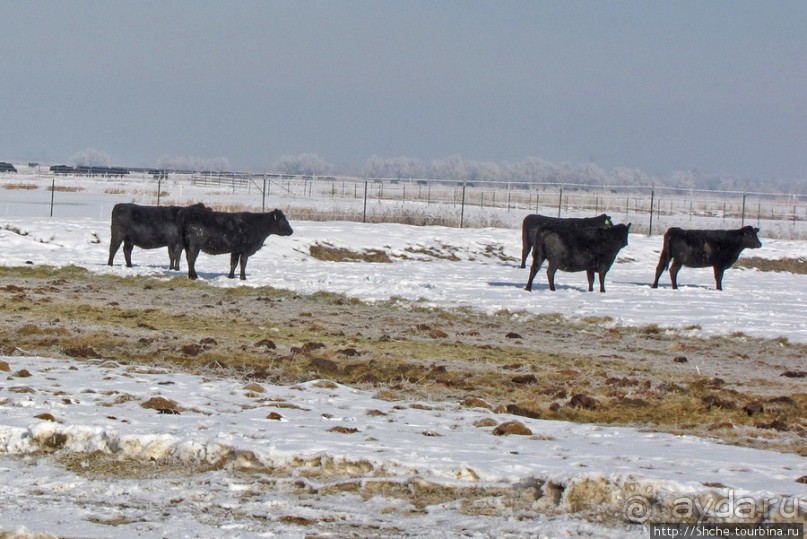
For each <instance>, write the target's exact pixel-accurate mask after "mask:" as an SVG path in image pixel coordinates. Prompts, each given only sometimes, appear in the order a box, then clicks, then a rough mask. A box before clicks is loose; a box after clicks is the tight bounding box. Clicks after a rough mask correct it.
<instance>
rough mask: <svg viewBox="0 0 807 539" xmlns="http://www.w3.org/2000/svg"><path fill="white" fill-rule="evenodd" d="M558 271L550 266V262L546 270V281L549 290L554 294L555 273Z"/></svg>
mask: <svg viewBox="0 0 807 539" xmlns="http://www.w3.org/2000/svg"><path fill="white" fill-rule="evenodd" d="M556 271H558V268H556V267H555V266H553V265H552V262H550V263H549V267H547V268H546V280H547V281H549V289H550V290H551V291H552V292H554V291H555V272H556Z"/></svg>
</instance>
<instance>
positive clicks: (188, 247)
mask: <svg viewBox="0 0 807 539" xmlns="http://www.w3.org/2000/svg"><path fill="white" fill-rule="evenodd" d="M177 224H178V227H179V235H180V237H181V238H182V243H183V245H184V247H185V256H186V257H187V259H188V277H189V278H191V279H197V278H198V275H197V274H196V268H195V266H196V257H198V256H199V251H204V252H205V253H207V254H211V255H221V254H225V253H230V274H229V275H228V277H229V278H230V279H232V278H234V277H235V267H236V266H237V265H238V264H239V262H240V264H241V280H242V281H243V280H246V278H247V274H246V267H247V259H248V258H249V257H250V256H252V255H254V254H255V253H257V252H258V249H260V248H261V247H263V242H264V241H265V240H266V238H267V237H268V236H269V235H270V234H276V235H278V236H291V234H292V232H293V231H292V229H291V225H289V222H288V221H287V220H286V217H285V216H284V215H283V212H282V211H280V210H274V211H271V212H268V213H250V212H238V213H228V212H218V211H213V210H212V209H210V208H207V207H205V206H204V205H203V204H194V205H193V206H188V207H187V208H183V209H182V210H181V211H180V212H179V216H178V218H177Z"/></svg>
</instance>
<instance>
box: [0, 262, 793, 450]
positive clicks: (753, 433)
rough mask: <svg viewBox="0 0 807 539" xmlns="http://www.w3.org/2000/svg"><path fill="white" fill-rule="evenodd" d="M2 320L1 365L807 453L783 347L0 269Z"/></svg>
mask: <svg viewBox="0 0 807 539" xmlns="http://www.w3.org/2000/svg"><path fill="white" fill-rule="evenodd" d="M0 322H1V324H0V354H2V355H10V356H13V355H42V356H49V357H64V358H65V359H66V360H76V361H81V360H84V359H89V358H98V357H101V358H107V359H114V360H116V361H119V362H123V363H127V362H129V363H145V364H157V365H161V366H170V367H172V368H174V369H177V370H187V371H192V372H205V373H206V374H208V375H220V376H237V377H241V378H244V379H248V380H256V381H265V382H270V383H281V384H285V383H295V382H299V381H305V380H311V379H315V378H325V379H330V380H334V381H337V382H340V383H343V384H347V385H350V386H354V387H357V388H362V389H371V390H373V391H375V392H376V394H377V396H378V398H381V399H386V400H422V401H426V402H429V401H454V402H458V403H462V404H463V405H465V406H469V407H471V406H483V407H488V408H491V409H493V410H496V411H499V412H501V413H508V414H515V415H524V416H529V417H540V418H543V419H562V420H570V421H581V422H597V423H603V424H619V425H625V426H636V427H639V428H644V429H654V430H661V431H665V432H672V433H687V434H695V435H698V436H704V437H708V438H710V439H716V440H720V441H723V442H726V443H731V444H737V445H744V446H749V447H760V448H769V449H775V450H779V451H786V452H793V453H799V454H802V455H807V443H805V439H806V438H807V418H805V413H804V412H805V409H807V391H805V387H807V385H806V384H807V378H805V375H806V374H807V373H805V371H804V369H805V360H804V358H805V357H807V346H806V345H804V344H798V343H791V342H788V341H787V340H786V339H774V340H767V339H758V338H752V337H749V336H747V335H744V334H742V333H737V334H734V335H730V336H725V337H714V338H701V337H699V336H698V329H697V328H688V329H686V328H684V329H681V330H680V331H666V330H662V329H660V328H658V327H656V326H645V327H639V328H628V327H614V325H613V323H612V321H611V320H608V319H584V320H579V319H568V318H565V317H563V316H561V315H542V316H538V315H528V314H525V313H511V312H503V313H498V314H495V315H485V314H482V313H478V312H475V311H473V310H470V309H452V310H447V309H433V308H429V307H426V306H423V305H421V304H419V303H417V302H408V301H398V300H391V301H387V302H383V303H373V304H369V303H364V302H361V301H358V300H355V299H351V298H347V297H344V296H340V295H334V294H327V293H318V294H313V295H308V296H302V295H297V294H294V293H292V292H288V291H282V290H276V289H272V288H251V287H246V286H244V287H237V288H233V289H223V288H217V287H212V286H209V285H206V284H205V283H200V282H191V281H189V280H188V279H187V278H185V277H176V278H173V279H169V280H158V279H153V278H145V277H132V278H122V277H113V276H101V275H93V274H90V273H89V272H87V271H86V270H83V269H81V268H75V267H68V268H62V269H55V268H35V267H25V268H0ZM3 374H5V373H0V379H2V378H3Z"/></svg>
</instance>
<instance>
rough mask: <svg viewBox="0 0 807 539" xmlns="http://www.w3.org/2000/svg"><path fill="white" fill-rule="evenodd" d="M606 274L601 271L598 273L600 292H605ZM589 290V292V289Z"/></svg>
mask: <svg viewBox="0 0 807 539" xmlns="http://www.w3.org/2000/svg"><path fill="white" fill-rule="evenodd" d="M606 273H607V271H601V272H600V292H605V274H606ZM589 290H591V289H590V288H589Z"/></svg>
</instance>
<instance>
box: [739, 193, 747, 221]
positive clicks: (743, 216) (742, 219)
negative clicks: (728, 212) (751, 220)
mask: <svg viewBox="0 0 807 539" xmlns="http://www.w3.org/2000/svg"><path fill="white" fill-rule="evenodd" d="M745 195H746V193H745V192H743V212H742V218H741V219H740V226H741V227H742V226H745Z"/></svg>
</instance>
